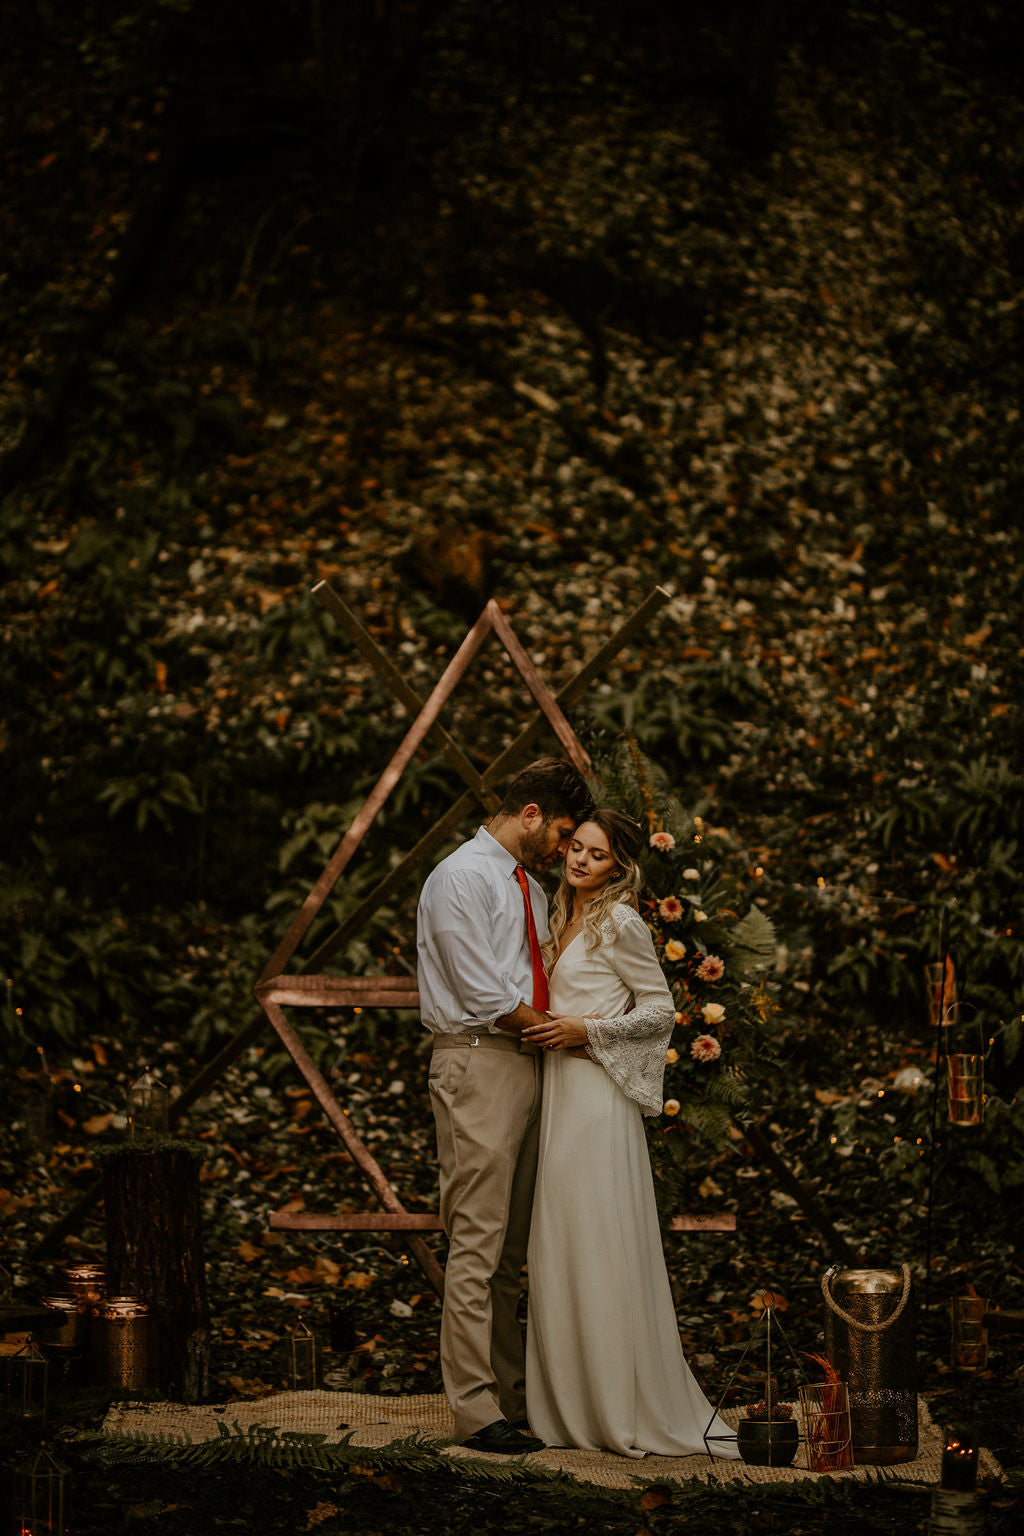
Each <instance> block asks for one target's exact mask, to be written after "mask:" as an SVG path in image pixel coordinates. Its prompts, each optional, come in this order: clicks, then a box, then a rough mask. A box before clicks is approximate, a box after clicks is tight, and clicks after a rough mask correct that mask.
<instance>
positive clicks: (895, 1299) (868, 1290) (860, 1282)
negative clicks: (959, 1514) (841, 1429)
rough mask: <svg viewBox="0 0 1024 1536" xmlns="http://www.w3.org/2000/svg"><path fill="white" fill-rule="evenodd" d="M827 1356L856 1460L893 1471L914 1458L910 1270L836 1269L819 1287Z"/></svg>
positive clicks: (914, 1380)
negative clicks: (846, 1410) (844, 1403)
mask: <svg viewBox="0 0 1024 1536" xmlns="http://www.w3.org/2000/svg"><path fill="white" fill-rule="evenodd" d="M821 1290H822V1295H823V1296H824V1299H825V1353H826V1355H827V1356H828V1358H829V1360H830V1361H831V1362H832V1364H833V1366H834V1367H835V1369H836V1372H837V1374H838V1375H839V1377H840V1379H841V1380H843V1381H845V1382H846V1384H847V1387H848V1388H849V1397H850V1419H851V1424H852V1429H853V1459H854V1462H855V1463H856V1464H857V1465H858V1466H860V1465H862V1464H863V1463H864V1462H869V1463H873V1464H876V1465H880V1466H891V1465H893V1464H894V1463H896V1462H902V1461H913V1460H914V1457H915V1456H916V1455H917V1333H916V1324H915V1320H914V1297H913V1284H912V1281H911V1275H910V1265H909V1264H904V1265H902V1266H901V1268H900V1269H895V1270H893V1269H840V1267H839V1265H837V1264H833V1265H832V1267H831V1268H830V1269H828V1270H826V1271H825V1274H824V1275H823V1277H822V1281H821Z"/></svg>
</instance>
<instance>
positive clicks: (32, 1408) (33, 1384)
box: [3, 1338, 50, 1419]
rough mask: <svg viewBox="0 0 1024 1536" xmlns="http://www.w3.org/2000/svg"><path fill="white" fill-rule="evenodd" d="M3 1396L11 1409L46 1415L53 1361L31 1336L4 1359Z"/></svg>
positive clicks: (23, 1414) (23, 1413) (29, 1415)
mask: <svg viewBox="0 0 1024 1536" xmlns="http://www.w3.org/2000/svg"><path fill="white" fill-rule="evenodd" d="M3 1381H4V1398H5V1400H6V1402H7V1406H8V1411H9V1412H10V1413H15V1414H18V1413H20V1414H21V1415H22V1416H23V1417H24V1418H26V1419H28V1418H35V1417H37V1416H38V1417H40V1418H45V1417H46V1399H47V1395H48V1392H49V1381H50V1362H49V1361H48V1360H47V1358H46V1356H45V1355H44V1354H43V1353H42V1351H41V1350H39V1349H37V1348H36V1345H35V1341H34V1340H33V1339H31V1338H30V1339H29V1340H28V1342H27V1343H25V1344H23V1345H22V1347H21V1349H19V1350H17V1351H16V1352H15V1353H14V1354H13V1355H8V1356H7V1358H6V1359H5V1361H4V1377H3Z"/></svg>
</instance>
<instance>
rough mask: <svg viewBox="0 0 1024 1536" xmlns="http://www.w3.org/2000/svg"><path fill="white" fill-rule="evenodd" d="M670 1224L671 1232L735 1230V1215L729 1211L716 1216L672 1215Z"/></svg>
mask: <svg viewBox="0 0 1024 1536" xmlns="http://www.w3.org/2000/svg"><path fill="white" fill-rule="evenodd" d="M670 1225H671V1227H672V1231H673V1232H735V1231H736V1217H735V1216H733V1215H732V1214H731V1213H723V1214H721V1215H718V1216H673V1217H672V1221H671V1223H670Z"/></svg>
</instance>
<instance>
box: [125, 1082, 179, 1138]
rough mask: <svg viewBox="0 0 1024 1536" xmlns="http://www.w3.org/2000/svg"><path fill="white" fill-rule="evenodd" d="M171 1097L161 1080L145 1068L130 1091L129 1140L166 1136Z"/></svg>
mask: <svg viewBox="0 0 1024 1536" xmlns="http://www.w3.org/2000/svg"><path fill="white" fill-rule="evenodd" d="M170 1101H171V1096H170V1094H169V1093H168V1091H167V1089H166V1087H165V1086H164V1084H163V1083H162V1082H161V1081H160V1079H159V1078H158V1077H156V1076H154V1074H153V1073H152V1072H151V1071H150V1070H149V1068H148V1067H144V1068H143V1070H142V1075H141V1076H140V1077H137V1078H136V1079H135V1081H134V1083H132V1085H131V1087H130V1088H129V1090H128V1124H127V1130H128V1139H129V1140H130V1141H137V1140H139V1139H140V1138H143V1137H147V1136H166V1135H167V1131H168V1124H169V1122H168V1118H167V1116H168V1109H169V1106H170Z"/></svg>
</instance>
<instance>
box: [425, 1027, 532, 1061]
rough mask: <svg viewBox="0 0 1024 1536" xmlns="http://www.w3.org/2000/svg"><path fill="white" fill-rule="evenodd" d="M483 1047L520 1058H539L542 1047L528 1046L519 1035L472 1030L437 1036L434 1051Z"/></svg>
mask: <svg viewBox="0 0 1024 1536" xmlns="http://www.w3.org/2000/svg"><path fill="white" fill-rule="evenodd" d="M453 1045H457V1046H469V1047H475V1046H482V1047H483V1049H484V1050H488V1051H515V1052H516V1053H517V1054H518V1055H520V1056H539V1055H540V1047H539V1046H537V1045H527V1044H525V1043H524V1042H523V1041H521V1040H520V1039H519V1036H518V1035H488V1034H483V1033H482V1032H481V1033H478V1032H477V1031H476V1030H472V1029H461V1030H459V1032H458V1034H454V1035H435V1036H434V1050H435V1051H436V1050H443V1049H445V1048H446V1047H449V1046H453Z"/></svg>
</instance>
